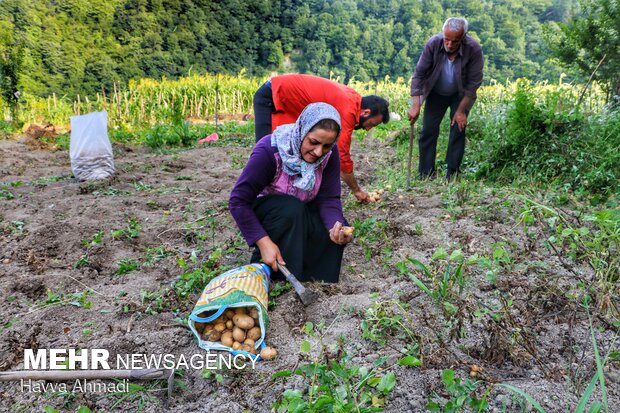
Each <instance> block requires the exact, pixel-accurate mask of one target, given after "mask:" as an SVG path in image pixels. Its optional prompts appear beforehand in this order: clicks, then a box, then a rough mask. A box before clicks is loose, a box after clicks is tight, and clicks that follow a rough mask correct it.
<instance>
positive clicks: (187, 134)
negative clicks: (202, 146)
mask: <svg viewBox="0 0 620 413" xmlns="http://www.w3.org/2000/svg"><path fill="white" fill-rule="evenodd" d="M175 134H176V135H177V137H178V140H179V142H180V143H181V145H183V146H192V145H193V144H194V141H195V140H196V134H195V133H194V132H192V131H191V129H190V123H189V122H188V121H185V120H184V121H181V123H180V124H179V125H177V126H176V128H175Z"/></svg>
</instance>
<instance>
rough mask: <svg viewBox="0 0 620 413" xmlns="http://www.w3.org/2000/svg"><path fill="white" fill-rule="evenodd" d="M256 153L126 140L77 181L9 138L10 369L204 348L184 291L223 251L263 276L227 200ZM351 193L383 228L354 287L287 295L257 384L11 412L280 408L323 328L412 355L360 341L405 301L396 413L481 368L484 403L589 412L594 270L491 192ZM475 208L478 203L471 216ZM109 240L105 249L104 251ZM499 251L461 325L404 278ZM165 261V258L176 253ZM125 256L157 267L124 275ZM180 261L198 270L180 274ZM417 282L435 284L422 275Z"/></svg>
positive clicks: (3, 307)
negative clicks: (365, 328)
mask: <svg viewBox="0 0 620 413" xmlns="http://www.w3.org/2000/svg"><path fill="white" fill-rule="evenodd" d="M250 139H252V138H251V137H244V138H241V139H240V138H235V139H232V140H227V141H226V140H223V141H220V142H219V143H217V144H216V145H211V146H204V147H200V148H193V149H189V150H175V151H165V152H153V151H151V150H149V149H147V148H144V147H131V146H126V145H117V144H115V145H114V155H115V163H116V168H117V174H116V175H115V177H114V178H113V179H111V180H106V181H101V182H82V183H80V182H76V181H75V180H74V179H73V178H72V175H71V168H70V161H69V155H68V152H66V151H52V150H50V149H49V148H47V147H45V145H43V144H40V143H39V142H38V141H36V139H34V140H33V138H26V137H20V138H16V139H8V140H3V141H0V189H2V188H3V192H2V193H1V194H2V196H0V300H1V301H0V320H1V321H0V332H1V338H0V370H2V371H4V370H20V369H22V368H23V367H24V360H23V358H24V353H23V351H24V349H29V348H30V349H50V348H61V349H62V348H85V349H93V348H103V349H107V350H108V351H109V352H110V355H111V357H112V358H115V357H116V355H117V354H122V355H124V354H133V353H146V354H160V353H172V354H175V355H177V356H179V355H181V354H183V355H185V356H186V357H189V356H191V355H192V354H195V353H200V352H203V350H201V349H200V348H198V346H197V344H196V340H195V339H194V337H193V336H192V334H191V332H190V330H189V329H187V328H186V327H185V326H184V325H183V324H182V323H180V322H179V320H185V319H186V318H187V316H188V314H189V312H190V311H191V308H192V307H193V304H194V302H195V300H196V299H197V293H198V292H199V291H196V292H195V293H194V294H192V295H190V296H189V297H187V298H181V297H179V296H178V295H177V294H176V293H175V292H174V289H171V286H172V285H173V284H174V283H175V281H177V280H178V277H179V276H180V275H181V274H182V273H184V272H187V271H188V269H191V268H194V267H198V266H199V265H200V264H202V263H205V262H207V260H208V259H209V257H210V255H211V254H212V253H213V252H214V251H215V250H216V249H218V248H219V249H220V250H221V251H222V256H221V257H220V258H218V259H217V260H216V261H217V262H216V263H215V264H214V265H219V266H221V268H222V269H224V268H232V267H235V266H238V265H241V264H245V263H247V261H248V259H249V256H250V250H249V248H248V247H247V245H245V244H244V243H243V241H242V239H241V237H240V235H239V233H238V230H237V228H236V227H235V225H234V222H233V221H232V219H231V217H230V214H229V213H228V211H227V201H228V196H229V193H230V190H231V188H232V186H233V184H234V182H235V180H236V178H237V177H238V175H239V173H240V171H241V168H242V167H243V164H244V163H245V160H246V159H247V156H248V155H249V153H250V150H251V148H250V147H249V146H250V145H249V143H248V142H249V141H250ZM353 157H354V159H355V160H356V165H357V171H358V174H359V179H360V181H361V182H362V184H363V185H364V186H365V187H368V188H371V187H372V188H375V189H378V188H380V187H382V186H383V187H384V186H385V185H383V184H382V183H381V182H379V181H378V178H377V176H378V175H380V173H381V171H382V170H385V169H387V168H391V167H392V168H393V167H395V166H397V165H396V164H395V162H396V161H395V155H394V151H393V148H392V147H391V146H389V145H387V144H385V143H383V142H381V141H378V140H375V139H373V138H371V137H367V138H366V139H365V140H364V141H362V142H355V143H354V152H353ZM451 191H452V192H451ZM344 192H345V194H344V203H345V207H346V216H347V218H348V220H349V221H350V222H354V221H355V220H357V222H359V223H362V224H363V225H367V226H368V227H369V228H370V230H369V231H367V232H366V233H364V234H362V235H363V236H360V237H358V238H357V239H356V241H355V242H354V243H353V244H352V245H350V246H349V247H347V249H346V251H345V258H344V262H343V267H342V273H341V278H340V282H339V283H338V284H334V285H320V284H310V285H309V286H311V287H312V288H314V289H316V290H318V291H319V293H320V300H319V302H317V303H315V304H313V305H311V306H309V307H304V306H303V305H302V304H301V303H300V302H299V300H297V298H296V296H295V295H294V292H292V290H287V291H286V292H284V293H283V294H281V295H280V296H278V297H277V298H275V299H274V306H273V308H272V310H271V311H270V313H269V316H270V326H269V330H268V332H267V342H268V343H269V345H271V346H273V347H275V348H276V349H277V350H278V352H279V356H278V357H277V358H276V359H275V360H274V361H270V362H262V363H259V364H258V365H257V368H256V369H255V370H239V371H228V372H224V373H223V381H222V382H221V383H218V382H217V381H216V380H214V378H213V377H211V378H207V379H205V378H203V376H202V372H201V371H198V370H192V369H189V370H187V371H183V372H182V375H180V376H179V377H178V381H179V383H182V386H179V385H177V386H176V387H175V391H174V394H173V396H172V398H170V399H168V398H167V397H166V395H165V391H156V390H157V389H161V388H165V383H164V382H150V383H149V382H136V383H137V384H142V385H145V386H146V388H147V389H146V390H148V391H146V390H145V391H140V392H136V393H134V394H132V395H131V396H130V397H127V398H126V399H125V400H121V401H119V397H117V396H119V395H116V396H114V395H112V396H110V395H108V397H105V395H101V394H93V393H76V394H73V395H71V394H69V395H56V396H55V397H54V395H50V394H47V395H44V394H38V393H33V392H22V391H21V387H20V384H19V383H16V382H8V383H1V384H0V411H42V409H43V407H44V406H52V407H54V408H55V409H58V410H60V411H75V409H76V408H77V407H79V406H88V407H89V408H91V409H92V410H93V411H139V410H140V409H142V410H143V411H146V412H161V411H170V412H188V411H196V412H244V411H251V412H267V411H270V410H271V405H272V403H274V402H275V401H276V400H278V399H279V397H280V396H281V394H282V393H283V392H284V390H285V389H287V388H293V389H295V388H296V389H305V388H306V386H307V383H303V381H302V380H301V379H300V378H299V377H295V376H292V377H287V378H278V379H272V378H271V376H272V374H273V373H275V372H277V371H281V370H286V369H293V368H295V367H296V366H299V365H302V364H304V363H308V362H310V360H311V359H312V357H315V356H317V354H318V349H319V345H318V342H317V340H316V339H315V338H311V337H308V335H307V334H305V333H304V332H303V330H302V326H303V325H304V324H305V323H306V322H308V321H310V322H312V323H314V325H318V324H319V323H321V321H324V322H325V325H326V326H329V328H328V329H326V330H327V331H326V332H325V333H324V336H323V339H322V340H323V343H324V344H326V345H327V348H328V350H327V355H326V357H328V358H329V357H335V356H334V354H332V353H334V352H335V350H334V349H335V347H336V345H337V343H341V346H342V347H343V349H344V351H346V352H347V353H348V354H349V355H350V356H351V357H352V358H351V360H350V362H349V363H351V364H357V365H363V366H372V363H373V362H374V361H376V360H377V359H378V358H379V357H383V356H385V357H387V358H388V363H387V365H391V364H393V363H394V362H395V361H397V360H398V359H399V358H401V357H402V355H401V354H400V353H399V351H400V350H401V349H403V347H404V345H405V344H406V343H407V342H406V341H404V340H403V339H402V338H400V337H399V335H400V332H398V331H391V332H387V336H386V340H387V344H386V345H384V346H381V345H379V344H377V343H374V342H372V341H370V340H368V339H366V338H364V337H362V330H361V328H360V324H361V322H362V320H363V318H364V314H365V313H366V311H367V310H368V308H370V307H371V306H372V305H373V303H375V302H390V301H391V300H399V302H400V303H402V304H403V305H404V307H405V308H406V309H407V310H406V313H407V314H406V315H407V317H408V318H409V319H410V320H411V323H410V324H409V326H410V328H411V329H412V331H413V332H414V334H415V336H416V339H417V342H418V344H419V348H420V354H419V358H420V359H421V360H422V362H423V365H422V367H402V366H396V367H395V368H393V370H392V371H394V373H395V374H396V386H395V388H394V391H393V392H392V393H391V394H390V395H389V396H387V397H386V399H385V411H387V412H422V411H424V406H425V405H426V403H427V402H428V400H429V398H431V397H434V398H435V400H440V398H439V397H443V399H444V400H447V399H448V398H449V393H447V392H446V389H445V388H444V387H443V386H442V384H441V372H442V371H443V370H444V369H453V370H454V371H455V373H456V375H457V376H458V377H461V378H463V379H464V378H469V377H470V372H471V366H472V365H478V366H481V367H482V368H483V372H482V374H481V375H480V376H479V379H480V380H482V382H481V384H480V386H479V390H478V392H477V395H478V396H479V397H480V396H481V395H482V393H483V392H484V390H485V389H487V388H488V386H489V385H490V384H491V383H499V382H502V383H509V384H511V385H513V386H515V387H518V388H520V389H522V390H524V391H526V392H527V393H529V394H530V395H532V397H534V398H535V399H536V400H538V402H540V403H541V405H542V406H543V407H544V408H545V409H546V410H547V411H548V412H565V411H572V409H574V406H576V404H577V401H578V399H579V397H580V396H581V394H582V393H583V391H584V389H585V387H586V386H587V384H588V382H589V380H590V378H591V377H592V376H593V375H594V373H595V371H596V365H595V362H594V352H593V349H592V340H591V333H590V326H589V321H588V317H587V315H586V313H585V312H584V311H583V310H582V309H579V306H578V305H577V304H576V301H577V299H573V298H571V297H570V294H569V292H571V291H573V287H574V286H575V284H576V283H577V282H578V278H580V279H581V281H585V282H591V277H592V274H591V272H590V271H589V269H587V268H585V266H584V267H581V266H579V265H577V264H570V266H568V265H566V263H565V262H564V263H563V262H562V261H561V260H560V259H559V258H558V257H557V256H554V255H553V254H551V253H550V252H549V251H548V250H547V249H545V248H544V245H543V241H544V240H543V239H540V238H539V239H536V238H532V237H531V236H526V234H525V233H524V230H523V226H522V225H520V224H519V219H518V211H517V210H516V209H515V207H514V205H513V204H512V203H511V202H512V201H511V198H510V197H507V196H501V195H497V194H495V193H494V192H493V191H492V190H487V189H481V190H480V191H478V192H477V193H476V195H475V196H473V195H469V196H468V195H467V194H465V195H463V194H460V195H459V193H455V192H454V188H452V187H449V186H448V185H446V184H445V183H443V182H439V181H436V182H430V183H416V184H415V185H414V187H413V189H412V190H410V191H404V190H403V189H402V188H390V189H388V190H387V191H386V192H385V193H384V195H383V197H384V198H383V200H382V201H381V202H380V203H378V204H373V205H368V206H360V205H358V204H356V203H355V202H354V201H353V199H352V196H351V195H350V194H349V193H348V191H346V190H345V191H344ZM459 196H461V197H463V196H465V197H466V198H467V196H468V198H467V199H465V200H464V201H463V200H462V199H461V201H463V202H460V201H459V199H460V198H459ZM373 220H375V221H373ZM132 221H133V222H134V223H139V225H140V226H139V227H135V226H134V229H136V231H137V234H134V235H135V237H129V236H126V235H123V234H122V233H118V232H117V237H116V238H115V237H113V236H112V233H113V232H114V231H118V230H124V229H127V228H128V227H129V226H130V225H131V224H130V223H131V222H132ZM373 225H374V226H373ZM98 232H99V233H100V234H101V235H102V242H101V243H100V244H97V243H91V244H90V245H89V242H90V241H92V240H93V239H94V236H95V234H96V233H98ZM119 234H120V235H119ZM498 243H501V245H504V246H505V249H506V250H507V251H508V252H509V253H510V257H511V258H510V259H511V262H510V263H509V264H506V265H504V266H502V268H501V271H499V275H498V279H497V283H491V282H490V281H488V280H487V278H486V274H485V272H486V270H484V269H481V268H479V267H478V266H474V265H472V266H470V267H468V269H467V270H466V273H465V279H466V284H465V285H464V287H463V290H462V291H461V292H460V293H456V294H455V295H454V300H453V302H452V303H453V304H454V305H455V308H456V309H457V311H456V312H455V313H449V315H447V314H446V308H445V307H444V306H442V305H441V304H440V303H438V302H437V301H434V300H432V299H431V298H430V297H429V296H428V295H427V294H425V293H423V292H422V291H421V290H420V289H419V288H418V287H417V286H416V285H415V284H414V282H412V280H411V279H410V278H409V276H408V275H407V271H399V269H398V268H399V267H398V266H397V265H396V263H398V262H399V261H402V260H405V259H408V258H413V259H417V260H419V261H421V262H423V263H425V264H428V263H429V262H430V261H431V256H432V255H433V253H434V252H435V251H436V250H437V249H438V248H440V247H441V248H444V249H446V251H447V252H448V253H451V252H452V251H453V250H455V249H457V248H460V249H461V250H462V251H463V253H464V254H465V256H466V257H469V256H471V255H473V254H479V255H485V254H486V255H489V254H491V251H492V249H493V246H494V245H495V246H497V245H499V244H498ZM148 248H151V249H154V248H160V254H159V255H157V254H155V253H153V251H154V250H148V251H150V252H148V251H147V249H148ZM193 251H195V254H194V257H195V258H194V260H192V258H191V257H192V252H193ZM149 254H150V255H149ZM86 257H87V259H85V258H86ZM123 259H131V260H134V261H136V262H139V263H140V264H141V268H140V269H139V270H137V271H130V272H127V273H125V274H121V275H119V274H117V272H118V268H119V261H121V260H123ZM180 259H182V260H184V261H185V262H186V265H187V268H185V269H183V268H181V265H180V264H179V260H180ZM571 266H572V267H571ZM409 272H411V273H415V274H416V275H417V276H418V277H422V273H421V272H419V271H417V272H416V271H414V267H413V266H412V265H410V266H409ZM84 297H85V298H84ZM149 297H151V299H149ZM152 297H155V298H154V299H153V298H152ZM80 298H82V300H80ZM507 300H509V301H510V302H507ZM502 303H504V310H501V308H502ZM91 304H92V305H91ZM386 305H387V304H386ZM387 306H388V307H389V308H391V309H392V310H393V309H394V308H395V307H390V306H389V305H387ZM593 320H594V321H593V323H594V327H595V328H596V338H597V342H598V346H599V351H600V352H601V354H603V355H605V354H607V352H608V351H609V350H610V349H611V348H614V346H615V345H616V343H614V338H615V337H616V335H615V334H614V332H613V330H612V329H611V326H610V325H608V324H605V320H606V319H605V318H604V317H601V316H598V315H597V314H595V317H594V318H593ZM303 340H309V341H310V342H311V344H312V351H311V352H310V353H309V354H306V353H300V345H301V343H302V341H303ZM616 363H617V362H616ZM606 378H607V381H606V384H607V391H608V398H609V406H610V408H611V410H610V411H618V409H619V408H620V387H619V386H618V381H619V380H620V370H619V369H618V365H617V364H614V363H609V364H608V365H607V367H606ZM436 394H437V395H439V396H435V395H436ZM599 394H600V392H599V391H596V392H595V395H599ZM599 399H600V398H599ZM489 403H490V409H489V411H510V412H511V411H531V410H532V406H531V405H530V404H529V403H527V402H525V401H523V400H522V399H519V398H517V397H514V396H512V395H511V394H510V393H508V392H507V391H506V390H505V389H501V388H498V387H496V388H494V389H493V390H492V392H491V393H490V396H489Z"/></svg>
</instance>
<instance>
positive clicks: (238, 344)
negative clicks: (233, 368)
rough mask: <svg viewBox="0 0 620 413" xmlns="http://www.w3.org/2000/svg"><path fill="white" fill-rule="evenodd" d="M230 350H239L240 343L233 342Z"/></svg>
mask: <svg viewBox="0 0 620 413" xmlns="http://www.w3.org/2000/svg"><path fill="white" fill-rule="evenodd" d="M232 348H233V350H239V349H240V348H241V343H240V342H238V341H235V342H234V343H233V344H232Z"/></svg>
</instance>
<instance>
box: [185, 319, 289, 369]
mask: <svg viewBox="0 0 620 413" xmlns="http://www.w3.org/2000/svg"><path fill="white" fill-rule="evenodd" d="M258 316H259V315H258V309H257V308H256V307H236V308H234V309H233V308H229V309H227V310H226V311H224V313H222V315H220V316H219V317H218V318H216V319H215V320H213V321H211V322H210V323H200V322H195V323H194V326H195V327H196V331H198V333H200V336H201V337H202V339H203V340H207V341H213V342H217V341H219V342H221V343H222V344H223V345H224V346H226V347H230V348H232V349H233V350H241V351H245V352H248V353H251V354H257V351H256V348H255V344H256V342H257V341H258V340H259V339H260V338H261V335H262V332H261V330H260V323H259V321H258ZM199 317H208V315H207V314H205V313H202V314H199ZM277 354H278V353H277V352H276V350H275V349H273V348H271V347H265V348H263V349H262V350H261V352H260V356H261V357H262V358H263V359H265V360H271V359H273V358H274V357H275V356H276V355H277Z"/></svg>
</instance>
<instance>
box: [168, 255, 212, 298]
mask: <svg viewBox="0 0 620 413" xmlns="http://www.w3.org/2000/svg"><path fill="white" fill-rule="evenodd" d="M221 257H222V250H221V249H219V248H218V249H216V250H214V251H213V252H211V254H209V256H208V258H207V259H206V260H205V261H204V262H202V263H198V258H197V255H196V254H195V252H192V255H191V256H190V261H191V262H192V263H193V264H194V265H197V267H194V268H193V269H191V270H188V271H185V272H183V274H181V275H180V276H179V277H178V278H177V280H176V281H175V283H174V290H175V291H176V292H177V294H178V295H179V297H181V298H184V297H187V296H188V295H189V294H191V293H194V292H197V291H198V290H200V289H202V288H204V287H205V286H206V285H207V284H208V283H209V281H211V280H212V279H213V278H215V277H217V276H218V275H219V274H220V273H221V272H222V271H224V268H222V266H221V264H220V259H221ZM178 264H179V266H180V267H181V268H182V269H186V268H187V267H188V263H187V262H186V261H185V260H184V259H179V260H178Z"/></svg>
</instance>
